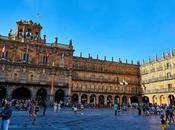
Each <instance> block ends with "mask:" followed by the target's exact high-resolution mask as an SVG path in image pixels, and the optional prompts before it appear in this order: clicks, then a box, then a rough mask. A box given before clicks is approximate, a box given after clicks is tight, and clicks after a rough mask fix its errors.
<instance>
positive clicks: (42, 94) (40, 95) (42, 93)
mask: <svg viewBox="0 0 175 130" xmlns="http://www.w3.org/2000/svg"><path fill="white" fill-rule="evenodd" d="M36 98H37V100H41V101H43V100H46V99H47V90H46V89H45V88H40V89H38V91H37V93H36Z"/></svg>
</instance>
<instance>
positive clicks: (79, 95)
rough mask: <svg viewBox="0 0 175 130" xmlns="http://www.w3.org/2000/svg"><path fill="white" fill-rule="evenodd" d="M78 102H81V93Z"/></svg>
mask: <svg viewBox="0 0 175 130" xmlns="http://www.w3.org/2000/svg"><path fill="white" fill-rule="evenodd" d="M78 104H81V94H78Z"/></svg>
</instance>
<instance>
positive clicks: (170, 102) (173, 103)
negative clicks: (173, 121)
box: [168, 94, 175, 106]
mask: <svg viewBox="0 0 175 130" xmlns="http://www.w3.org/2000/svg"><path fill="white" fill-rule="evenodd" d="M168 99H169V105H171V106H174V105H175V99H174V95H172V94H170V95H169V96H168Z"/></svg>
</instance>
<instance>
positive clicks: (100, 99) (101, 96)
mask: <svg viewBox="0 0 175 130" xmlns="http://www.w3.org/2000/svg"><path fill="white" fill-rule="evenodd" d="M104 99H105V98H104V96H103V95H100V96H99V101H98V103H99V106H100V107H102V106H104V103H105V100H104Z"/></svg>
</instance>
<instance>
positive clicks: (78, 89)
mask: <svg viewBox="0 0 175 130" xmlns="http://www.w3.org/2000/svg"><path fill="white" fill-rule="evenodd" d="M72 91H73V92H84V93H105V94H126V95H130V94H141V93H140V92H139V91H130V90H128V89H127V90H123V89H119V90H112V89H110V90H107V89H99V88H95V89H82V88H72Z"/></svg>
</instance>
